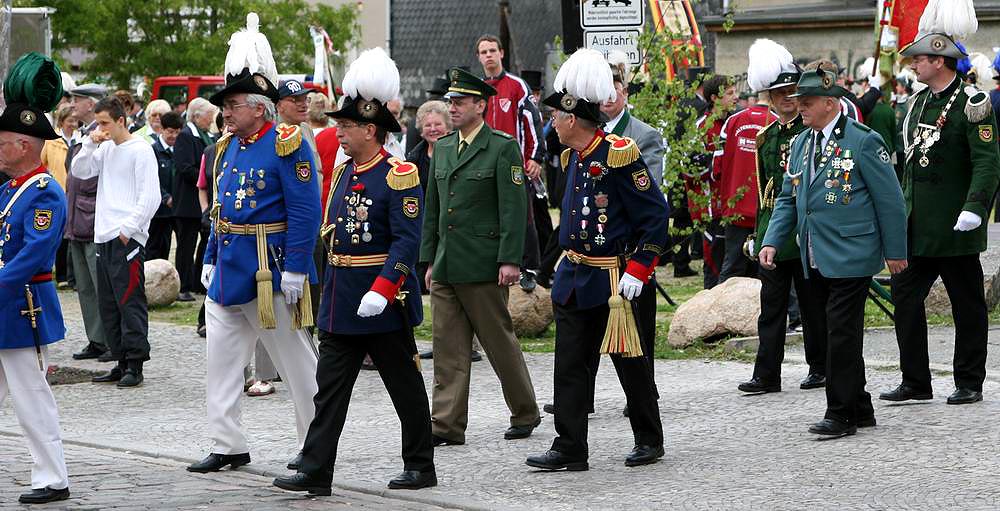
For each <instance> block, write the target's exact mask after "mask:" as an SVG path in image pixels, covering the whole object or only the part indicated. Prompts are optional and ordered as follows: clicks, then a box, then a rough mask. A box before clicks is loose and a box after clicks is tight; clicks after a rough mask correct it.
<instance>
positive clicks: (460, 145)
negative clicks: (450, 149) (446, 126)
mask: <svg viewBox="0 0 1000 511" xmlns="http://www.w3.org/2000/svg"><path fill="white" fill-rule="evenodd" d="M466 147H469V143H468V142H466V141H464V140H463V141H461V142H459V143H458V154H459V156H461V154H462V151H464V150H465V148H466Z"/></svg>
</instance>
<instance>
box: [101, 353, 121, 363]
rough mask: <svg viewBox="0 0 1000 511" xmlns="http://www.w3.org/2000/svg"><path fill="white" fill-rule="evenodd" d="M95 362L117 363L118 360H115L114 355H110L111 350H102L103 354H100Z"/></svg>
mask: <svg viewBox="0 0 1000 511" xmlns="http://www.w3.org/2000/svg"><path fill="white" fill-rule="evenodd" d="M97 361H98V362H104V363H108V362H117V361H118V359H117V358H115V354H114V353H111V350H104V353H101V356H99V357H97Z"/></svg>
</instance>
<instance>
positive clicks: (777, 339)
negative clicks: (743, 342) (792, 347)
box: [753, 259, 826, 383]
mask: <svg viewBox="0 0 1000 511" xmlns="http://www.w3.org/2000/svg"><path fill="white" fill-rule="evenodd" d="M757 276H758V277H760V283H761V286H760V317H759V318H758V319H757V335H758V336H759V338H760V347H759V348H757V360H756V362H755V363H754V367H753V375H754V377H755V378H760V379H761V380H762V381H764V382H766V383H780V382H781V362H782V361H783V360H784V359H785V334H786V333H787V331H788V323H787V319H788V307H789V302H790V292H791V289H792V284H794V285H795V291H796V293H797V294H798V296H799V311H800V316H799V317H800V319H801V321H802V338H803V340H804V344H805V351H806V363H807V364H809V374H822V375H825V374H826V330H825V329H817V328H816V325H817V322H821V321H822V319H821V317H822V316H824V315H825V314H826V311H825V310H824V305H825V304H823V303H821V302H819V301H817V299H816V295H815V294H814V293H811V292H810V290H809V280H808V279H806V278H805V275H804V274H803V272H802V260H800V259H791V260H788V261H776V262H775V269H773V270H767V269H765V268H763V267H761V268H760V272H759V273H758V274H757Z"/></svg>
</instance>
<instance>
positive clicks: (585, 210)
mask: <svg viewBox="0 0 1000 511" xmlns="http://www.w3.org/2000/svg"><path fill="white" fill-rule="evenodd" d="M580 213H581V214H582V215H583V216H587V215H589V214H590V206H584V207H582V208H580Z"/></svg>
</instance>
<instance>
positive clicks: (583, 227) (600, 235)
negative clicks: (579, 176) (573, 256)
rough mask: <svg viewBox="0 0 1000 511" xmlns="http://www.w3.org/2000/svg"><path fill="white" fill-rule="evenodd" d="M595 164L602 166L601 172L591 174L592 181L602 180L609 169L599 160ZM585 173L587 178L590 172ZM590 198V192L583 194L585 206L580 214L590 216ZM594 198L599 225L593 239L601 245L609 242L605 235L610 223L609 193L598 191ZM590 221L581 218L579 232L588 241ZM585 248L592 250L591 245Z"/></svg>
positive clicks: (596, 243)
mask: <svg viewBox="0 0 1000 511" xmlns="http://www.w3.org/2000/svg"><path fill="white" fill-rule="evenodd" d="M595 164H596V165H597V166H600V167H601V174H599V175H597V176H590V178H591V180H592V181H600V180H601V178H602V177H604V175H605V174H606V173H607V169H604V168H603V166H601V165H600V164H599V163H597V162H594V163H592V164H591V165H592V166H593V165H595ZM583 174H584V176H585V178H584V179H586V176H588V174H589V173H588V172H584V173H583ZM586 183H587V182H586V180H585V181H584V187H586ZM590 199H591V197H590V194H589V193H587V194H585V195H584V196H583V199H582V200H583V206H582V207H580V214H581V215H583V216H590V213H591V209H590ZM593 199H594V207H595V208H597V225H596V226H595V228H596V229H597V235H596V236H594V239H593V241H594V244H595V245H597V246H601V245H604V243H605V242H607V238H605V237H604V225H605V224H607V223H608V194H606V193H596V194H594V197H593ZM588 223H589V220H587V219H583V220H580V234H579V236H580V239H581V240H584V241H586V240H587V239H589V238H590V233H589V232H587V225H588ZM584 245H589V244H588V243H584ZM585 248H586V249H587V250H590V247H589V246H586V247H585Z"/></svg>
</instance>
